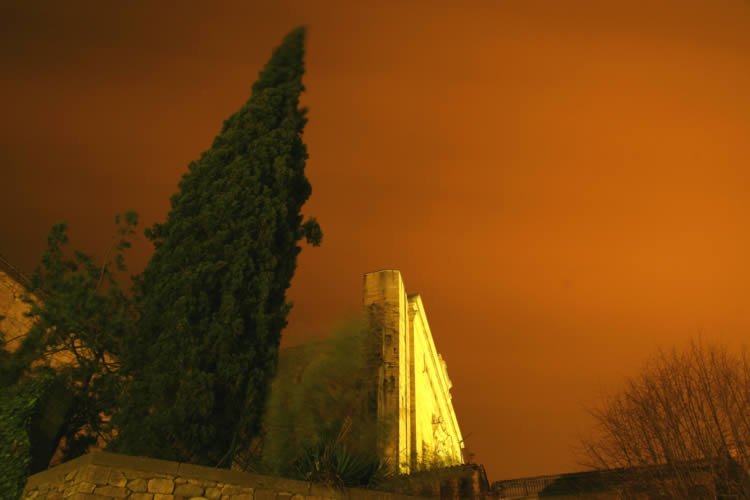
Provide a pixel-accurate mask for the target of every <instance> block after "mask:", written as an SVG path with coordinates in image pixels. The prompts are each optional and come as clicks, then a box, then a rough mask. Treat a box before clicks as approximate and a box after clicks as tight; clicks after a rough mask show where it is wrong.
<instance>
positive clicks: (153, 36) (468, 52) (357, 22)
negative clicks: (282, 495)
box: [0, 0, 750, 480]
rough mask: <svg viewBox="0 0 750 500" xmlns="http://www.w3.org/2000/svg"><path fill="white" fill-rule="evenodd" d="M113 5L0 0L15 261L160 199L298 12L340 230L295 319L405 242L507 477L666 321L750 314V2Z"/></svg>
mask: <svg viewBox="0 0 750 500" xmlns="http://www.w3.org/2000/svg"><path fill="white" fill-rule="evenodd" d="M253 3H256V4H257V5H252V4H253ZM105 4H106V7H101V6H99V3H98V2H79V1H69V2H49V3H48V4H45V3H44V2H23V1H20V0H19V1H15V2H3V3H1V4H0V109H2V119H0V192H1V193H2V194H1V195H0V253H3V254H5V255H6V257H7V258H9V260H11V261H12V262H15V263H16V264H17V265H18V266H19V267H21V268H22V269H25V270H27V271H31V270H32V269H33V267H34V265H35V264H36V262H37V261H38V259H39V256H40V254H41V252H42V250H43V248H44V244H45V237H46V234H47V231H48V230H49V227H50V226H51V225H52V223H53V222H55V221H58V220H61V219H65V220H67V221H68V222H69V224H70V225H71V227H72V230H71V237H72V240H73V243H74V245H75V246H78V247H81V248H83V249H85V250H87V251H90V252H93V253H96V254H99V255H102V254H103V252H104V249H105V248H106V247H107V245H108V242H109V238H110V234H111V229H112V228H113V225H112V217H113V214H114V213H116V212H118V211H122V210H124V209H127V208H133V209H135V210H137V211H138V212H139V213H140V214H141V216H142V219H143V221H144V223H145V225H150V224H151V223H153V222H154V221H156V220H161V219H163V217H164V216H165V214H166V210H167V207H168V198H169V196H170V195H171V194H172V193H173V192H174V191H175V189H176V185H177V182H178V180H179V178H180V176H181V175H182V173H183V172H184V171H185V170H186V166H187V164H188V162H189V161H191V160H193V159H196V158H197V157H198V156H199V154H200V152H201V151H203V150H204V149H206V148H207V147H208V146H209V145H210V143H211V141H212V139H213V136H214V135H215V134H216V132H217V131H218V130H219V127H220V126H221V123H222V121H223V119H224V118H226V117H227V116H228V115H229V114H230V113H232V112H233V111H234V110H236V109H237V108H238V107H239V106H240V105H241V104H242V103H243V102H244V101H245V100H246V98H247V96H248V92H249V88H250V86H251V84H252V83H253V81H254V80H255V78H256V76H257V74H258V71H259V70H260V68H261V67H262V65H263V64H264V63H265V61H266V60H267V58H268V56H269V55H270V52H271V49H272V47H274V46H275V45H276V44H278V43H279V41H280V40H281V38H282V37H283V35H284V34H285V33H286V32H287V31H289V30H290V29H291V28H292V27H294V26H296V25H298V24H307V25H308V26H309V27H310V32H309V40H308V58H307V64H308V72H307V76H306V80H305V81H306V85H307V87H308V92H307V93H306V95H305V97H304V101H305V103H306V104H307V105H308V106H309V107H310V123H309V125H308V127H307V130H306V133H305V140H306V142H307V144H308V147H309V151H310V161H309V162H308V167H307V168H308V175H309V178H310V180H311V182H312V185H313V196H312V198H311V199H310V201H309V202H308V205H306V212H307V213H309V214H313V215H315V216H317V217H318V219H319V221H320V222H321V225H322V227H323V230H324V233H325V239H324V244H323V246H322V247H320V248H305V249H304V250H303V253H302V255H301V258H300V261H299V266H298V270H297V274H296V275H295V279H294V283H293V287H292V289H291V291H290V296H291V298H292V299H293V300H294V302H295V308H294V310H293V313H292V315H291V319H290V327H289V329H288V331H287V332H286V333H285V342H286V343H298V342H301V341H303V340H304V339H306V338H310V337H314V336H316V335H320V334H321V332H324V331H325V330H326V329H327V328H328V327H329V326H330V325H331V324H332V323H334V322H335V321H336V320H337V319H338V318H340V317H341V316H342V315H344V314H346V313H347V312H348V311H352V310H354V309H356V308H357V307H358V306H359V304H360V301H361V286H362V274H363V273H365V272H367V271H371V270H376V269H381V268H397V269H400V270H401V271H402V273H403V275H404V278H405V281H406V284H407V287H408V288H409V290H410V291H418V292H420V293H421V294H422V297H423V300H424V302H425V307H426V309H427V313H428V318H429V320H430V324H431V326H432V331H433V334H434V336H435V340H436V343H437V346H438V349H439V350H440V351H441V352H442V354H443V356H444V358H445V359H446V361H447V364H448V369H449V373H450V375H451V378H452V379H453V383H454V388H453V394H454V396H453V400H454V403H455V407H456V412H457V415H458V421H459V424H460V426H461V428H462V430H463V433H464V435H465V436H466V443H467V447H468V448H469V449H470V450H471V451H472V452H474V453H475V456H476V459H477V460H478V461H479V462H481V463H484V464H485V465H486V467H487V471H488V474H489V476H490V479H492V480H496V479H502V478H511V477H517V476H522V475H535V474H545V473H556V472H564V471H569V470H575V469H577V468H579V466H578V465H577V459H576V455H575V450H574V448H575V445H576V442H577V439H578V436H579V435H581V434H583V433H586V432H587V429H588V428H589V426H590V424H591V422H590V421H589V419H588V417H587V416H586V411H585V408H586V407H591V406H593V405H595V404H596V402H597V400H598V399H597V398H598V396H599V395H600V394H601V393H602V391H606V390H611V389H613V388H616V387H617V384H618V383H619V382H620V381H621V380H622V377H623V376H625V375H628V374H633V373H635V372H636V371H637V369H638V367H639V366H640V364H641V363H642V362H643V360H644V359H645V357H646V356H648V355H649V353H651V352H653V350H654V349H655V348H656V347H658V346H664V347H668V346H671V345H673V344H675V343H680V342H683V341H684V340H685V339H688V338H689V337H690V336H693V335H696V334H697V333H699V332H703V335H704V337H708V338H712V339H720V340H721V341H724V342H727V343H730V344H732V345H738V344H739V343H741V342H743V341H744V339H745V336H746V335H748V333H749V332H750V314H748V306H750V293H749V292H750V227H749V226H750V223H749V221H750V197H749V196H748V192H749V190H750V185H749V183H750V170H749V169H748V165H750V162H749V161H748V160H750V146H748V133H749V132H750V90H749V89H750V3H749V2H746V1H744V0H701V1H698V0H659V1H656V0H642V1H636V0H607V1H601V0H587V1H584V0H565V1H564V2H563V1H560V0H546V1H542V0H523V1H519V0H497V1H472V2H469V1H466V2H454V1H444V2H438V1H434V0H433V1H427V0H423V1H395V0H394V1H389V2H386V1H374V0H362V1H356V2H352V1H349V0H342V1H336V2H334V1H322V0H321V1H314V2H310V1H301V0H300V1H284V2H278V1H277V2H237V3H221V4H220V5H219V3H215V2H193V3H188V2H177V1H160V2H151V1H142V2H119V3H115V2H105ZM271 4H273V5H271ZM459 4H460V5H461V7H457V5H459ZM102 9H106V10H102ZM148 251H149V247H148V245H147V244H145V243H143V242H142V243H141V245H140V246H139V247H137V248H136V249H135V252H134V254H133V258H132V259H131V262H132V266H131V267H133V268H134V270H139V269H140V268H141V267H142V266H143V264H144V262H145V259H146V258H147V255H148Z"/></svg>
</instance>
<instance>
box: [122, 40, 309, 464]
mask: <svg viewBox="0 0 750 500" xmlns="http://www.w3.org/2000/svg"><path fill="white" fill-rule="evenodd" d="M304 39H305V30H304V28H298V29H295V30H294V31H292V32H291V33H289V34H288V35H287V36H286V37H285V39H284V40H283V42H282V44H281V45H280V46H279V47H278V48H277V49H276V50H275V51H274V52H273V55H272V56H271V59H270V61H269V62H268V63H267V64H266V66H265V68H264V69H263V70H262V71H261V73H260V75H259V78H258V80H257V81H256V82H255V84H254V85H253V87H252V94H251V97H250V99H249V100H248V101H247V103H246V104H245V105H244V106H243V107H242V108H241V109H240V110H239V111H238V112H236V113H235V114H234V115H232V116H231V117H229V119H227V120H226V121H225V122H224V126H223V127H222V130H221V132H220V133H219V135H218V136H217V137H216V138H215V139H214V142H213V144H212V146H211V148H210V149H209V150H208V151H206V152H204V153H203V154H202V155H201V157H200V159H199V160H198V161H195V162H192V163H191V164H190V165H189V169H188V172H187V173H186V174H185V175H184V176H183V177H182V179H181V181H180V184H179V191H178V192H177V193H176V194H175V195H173V197H172V199H171V209H170V212H169V214H168V216H167V220H166V222H164V223H163V224H156V225H154V226H153V227H152V228H151V229H150V230H147V231H146V236H147V237H148V238H149V239H151V240H152V242H153V243H154V246H155V251H154V254H153V256H152V258H151V260H150V262H149V263H148V265H147V266H146V269H145V270H144V272H143V274H142V276H141V277H140V279H139V282H138V284H137V297H136V300H137V302H138V304H139V309H140V311H141V318H140V321H139V325H138V329H137V330H138V331H137V333H136V334H135V335H133V336H132V337H131V338H130V340H129V342H128V343H127V344H126V346H125V349H124V352H123V357H122V363H123V364H122V373H123V375H125V377H126V379H127V380H128V381H129V384H127V385H126V390H125V391H124V392H123V396H124V397H123V401H122V406H121V409H120V411H119V412H118V414H117V415H116V416H115V423H116V425H117V426H118V428H119V437H118V439H117V440H116V441H115V442H114V443H113V444H114V446H113V448H114V449H116V450H119V451H122V452H125V453H132V454H144V455H148V456H152V457H157V458H165V459H171V460H180V461H186V462H191V463H199V464H206V465H218V466H228V465H229V464H230V463H231V460H232V456H233V454H234V453H235V452H236V451H237V450H238V449H239V448H241V447H244V446H247V445H248V444H249V440H250V439H251V438H252V437H253V436H256V435H257V434H258V433H259V430H260V421H261V416H262V414H263V411H264V405H265V401H266V396H267V392H268V389H269V385H270V381H271V378H272V377H273V374H274V371H275V368H276V363H277V357H278V348H279V341H280V338H281V331H282V329H283V328H284V327H285V326H286V318H287V314H288V312H289V310H290V308H291V304H289V303H288V302H286V299H285V293H286V290H287V288H289V285H290V282H291V279H292V276H293V274H294V270H295V268H296V261H297V255H298V254H299V252H300V247H299V245H298V243H299V242H300V240H301V239H302V238H305V239H307V241H308V242H309V243H311V244H313V245H318V244H319V243H320V240H321V237H322V233H321V231H320V227H319V226H318V224H317V222H316V221H315V219H313V218H311V219H308V220H307V221H303V217H302V215H301V213H300V212H301V208H302V205H303V204H304V203H305V201H306V200H307V199H308V197H309V196H310V193H311V186H310V183H309V182H308V180H307V178H306V177H305V172H304V168H305V160H306V158H307V150H306V147H305V145H304V143H303V142H302V137H301V136H302V131H303V128H304V126H305V123H306V121H307V120H306V117H305V115H306V109H304V108H300V107H299V96H300V93H301V92H302V91H303V90H304V87H303V85H302V75H303V73H304V63H303V56H304Z"/></svg>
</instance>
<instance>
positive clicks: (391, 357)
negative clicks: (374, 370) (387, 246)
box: [364, 269, 412, 473]
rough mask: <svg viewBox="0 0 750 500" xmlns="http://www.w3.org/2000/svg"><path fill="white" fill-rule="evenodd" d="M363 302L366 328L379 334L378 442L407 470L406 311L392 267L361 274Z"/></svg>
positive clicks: (402, 470) (397, 467)
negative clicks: (367, 324)
mask: <svg viewBox="0 0 750 500" xmlns="http://www.w3.org/2000/svg"><path fill="white" fill-rule="evenodd" d="M364 306H365V310H366V311H367V312H368V315H369V321H370V328H371V329H372V332H373V334H374V335H378V336H380V341H381V345H382V361H381V364H380V368H379V370H378V396H377V406H378V413H377V415H378V420H379V421H380V422H381V425H380V429H379V430H380V432H379V435H378V446H379V448H380V450H381V453H382V454H383V457H384V458H385V459H386V460H387V461H388V462H389V463H390V464H391V468H392V470H393V471H394V472H400V473H408V472H409V465H410V463H411V454H412V450H411V441H412V440H411V433H412V429H411V425H410V424H411V418H410V417H411V391H410V387H411V376H410V375H411V374H410V371H409V368H410V365H411V355H410V349H409V348H410V342H409V335H408V334H409V331H410V328H409V312H408V307H407V306H408V302H407V298H406V291H405V289H404V282H403V280H402V279H401V273H400V272H399V271H396V270H392V269H389V270H383V271H376V272H372V273H368V274H366V275H365V277H364Z"/></svg>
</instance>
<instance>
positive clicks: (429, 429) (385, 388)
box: [364, 270, 463, 473]
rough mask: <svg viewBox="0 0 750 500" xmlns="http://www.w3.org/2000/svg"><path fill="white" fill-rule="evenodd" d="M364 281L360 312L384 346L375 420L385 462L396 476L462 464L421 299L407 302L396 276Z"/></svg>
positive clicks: (442, 369) (446, 382)
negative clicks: (380, 430)
mask: <svg viewBox="0 0 750 500" xmlns="http://www.w3.org/2000/svg"><path fill="white" fill-rule="evenodd" d="M364 281H365V283H364V304H365V308H366V309H367V311H368V313H369V315H370V324H371V328H372V329H373V333H374V334H376V335H380V336H381V338H382V346H383V351H382V364H381V366H380V369H379V374H378V416H379V417H380V418H381V419H382V420H383V421H384V422H385V424H386V425H384V427H383V429H384V432H383V433H382V434H381V436H380V447H381V449H382V450H383V454H384V456H385V457H386V458H387V459H388V460H389V461H390V462H391V463H392V464H398V471H399V472H401V473H408V472H410V471H414V470H417V469H420V468H431V467H435V466H449V465H458V464H461V463H463V457H462V453H461V449H462V447H463V439H462V437H461V431H460V429H459V428H458V422H457V421H456V414H455V412H454V410H453V403H452V402H451V394H450V389H451V382H450V379H449V378H448V372H447V370H446V366H445V361H443V359H442V357H441V356H440V354H439V353H438V352H437V349H436V348H435V342H434V340H433V338H432V332H431V331H430V325H429V323H428V322H427V315H426V313H425V309H424V305H423V303H422V299H421V297H420V296H419V295H410V296H407V294H406V289H405V287H404V282H403V280H402V279H401V273H400V272H399V271H396V270H384V271H377V272H373V273H368V274H366V275H365V280H364Z"/></svg>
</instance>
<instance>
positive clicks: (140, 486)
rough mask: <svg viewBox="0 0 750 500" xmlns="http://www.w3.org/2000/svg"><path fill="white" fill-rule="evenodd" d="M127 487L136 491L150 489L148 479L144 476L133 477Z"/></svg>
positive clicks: (140, 491)
mask: <svg viewBox="0 0 750 500" xmlns="http://www.w3.org/2000/svg"><path fill="white" fill-rule="evenodd" d="M127 488H128V489H129V490H130V491H132V492H135V493H145V492H147V491H148V485H147V484H146V480H145V479H142V478H138V479H131V480H130V481H128V484H127Z"/></svg>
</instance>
